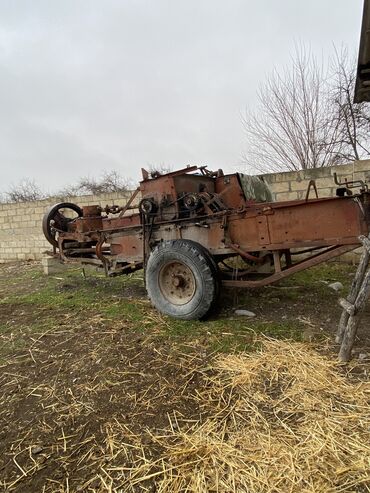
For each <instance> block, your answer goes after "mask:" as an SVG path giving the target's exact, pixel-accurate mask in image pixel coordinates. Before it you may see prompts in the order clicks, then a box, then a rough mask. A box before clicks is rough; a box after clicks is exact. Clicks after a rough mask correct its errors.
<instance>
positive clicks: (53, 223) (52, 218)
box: [42, 202, 82, 246]
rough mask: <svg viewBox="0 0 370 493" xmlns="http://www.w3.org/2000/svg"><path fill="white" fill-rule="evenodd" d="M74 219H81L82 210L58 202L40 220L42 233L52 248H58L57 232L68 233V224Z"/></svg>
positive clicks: (70, 204)
mask: <svg viewBox="0 0 370 493" xmlns="http://www.w3.org/2000/svg"><path fill="white" fill-rule="evenodd" d="M76 217H82V209H81V207H79V206H78V205H76V204H72V203H70V202H60V203H59V204H55V205H53V206H52V207H50V209H49V210H48V211H47V212H46V213H45V215H44V218H43V220H42V231H43V233H44V235H45V238H46V239H47V240H48V242H49V243H51V244H52V245H53V246H58V242H57V240H56V232H57V230H58V231H68V223H69V222H71V221H73V220H74V219H75V218H76Z"/></svg>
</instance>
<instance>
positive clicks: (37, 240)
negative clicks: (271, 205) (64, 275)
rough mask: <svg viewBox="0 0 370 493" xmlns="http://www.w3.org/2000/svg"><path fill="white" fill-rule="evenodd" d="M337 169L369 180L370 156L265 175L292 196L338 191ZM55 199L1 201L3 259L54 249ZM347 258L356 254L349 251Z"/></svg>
mask: <svg viewBox="0 0 370 493" xmlns="http://www.w3.org/2000/svg"><path fill="white" fill-rule="evenodd" d="M335 172H336V173H337V174H338V176H339V178H341V179H343V178H344V177H347V178H348V179H349V180H352V179H362V180H365V181H368V182H370V160H366V161H358V162H355V163H353V164H348V165H343V166H335V167H331V168H319V169H313V170H307V171H299V172H288V173H272V174H267V175H263V176H264V177H265V179H266V181H267V182H268V183H269V185H270V187H271V190H272V192H273V195H274V199H275V200H292V199H302V198H304V197H305V194H306V190H307V185H308V182H309V180H311V179H315V180H316V184H317V188H318V191H319V196H322V197H325V196H333V195H335V189H336V188H337V187H336V185H335V184H334V180H333V174H334V173H335ZM312 192H313V191H312ZM312 192H311V193H312ZM129 196H130V194H129V193H123V194H118V193H110V194H105V195H99V196H93V195H86V196H82V197H71V198H69V199H67V201H68V202H75V203H77V204H79V205H81V206H84V205H92V204H100V205H101V206H105V205H106V204H109V205H111V204H118V205H124V204H125V203H126V202H127V200H128V197H129ZM312 196H313V195H312ZM56 202H61V199H60V198H58V199H57V198H51V199H47V200H39V201H35V202H23V203H18V204H0V262H4V261H9V260H35V259H36V260H37V259H40V258H41V257H42V256H43V252H44V251H45V250H50V249H51V245H50V244H49V243H48V242H47V241H46V240H45V238H44V235H43V233H42V230H41V222H42V217H43V215H44V213H45V211H46V210H47V209H48V207H50V206H51V205H53V204H55V203H56ZM347 258H352V259H353V258H355V257H353V256H352V257H348V255H347Z"/></svg>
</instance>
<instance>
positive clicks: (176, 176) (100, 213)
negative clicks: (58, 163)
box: [43, 166, 370, 320]
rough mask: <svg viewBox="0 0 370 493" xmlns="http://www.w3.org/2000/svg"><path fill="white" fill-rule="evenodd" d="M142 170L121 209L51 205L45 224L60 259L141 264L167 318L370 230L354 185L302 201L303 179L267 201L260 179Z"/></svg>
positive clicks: (343, 248)
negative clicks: (298, 187)
mask: <svg viewBox="0 0 370 493" xmlns="http://www.w3.org/2000/svg"><path fill="white" fill-rule="evenodd" d="M142 173H143V179H142V181H141V182H140V186H139V187H138V188H137V190H135V191H134V193H133V194H132V196H131V198H130V199H129V200H128V202H127V203H126V204H125V205H123V206H118V205H112V206H106V207H104V208H103V207H100V206H98V205H96V206H86V207H82V208H80V207H79V206H78V205H76V204H73V203H66V202H64V203H59V204H56V205H55V206H53V207H51V208H50V210H49V211H48V212H47V213H46V214H45V216H44V219H43V230H44V234H45V236H46V238H47V239H48V241H49V242H50V243H51V244H52V245H53V254H54V255H56V256H59V258H60V259H61V260H62V261H64V262H78V263H81V264H92V265H95V266H97V267H100V268H102V269H104V271H105V273H106V275H108V276H113V275H120V274H128V273H131V272H133V271H135V270H137V269H142V268H143V269H144V271H145V283H146V289H147V292H148V295H149V298H150V299H151V301H152V303H153V304H154V305H155V307H156V308H157V309H158V310H159V311H160V312H162V313H165V314H167V315H170V316H172V317H177V318H181V319H188V320H189V319H201V318H204V317H206V316H207V315H208V314H209V313H210V311H211V310H212V308H213V307H214V305H215V303H216V302H217V297H218V296H219V293H220V289H221V288H222V286H231V287H240V288H254V287H261V286H265V285H268V284H271V283H274V282H276V281H279V280H280V279H283V278H285V277H287V276H289V275H291V274H294V273H296V272H298V271H301V270H303V269H307V268H309V267H311V266H314V265H317V264H319V263H321V262H324V261H327V260H330V259H333V258H335V257H337V256H339V255H341V254H343V253H345V252H348V251H350V250H353V249H355V248H357V247H358V246H360V245H361V243H360V240H359V237H360V236H361V235H363V236H368V235H369V229H370V193H369V191H368V188H367V185H366V184H365V183H363V182H361V181H358V182H347V181H346V182H345V183H342V184H341V183H339V182H338V181H337V180H336V181H337V186H338V188H337V194H336V196H335V197H325V198H319V197H317V193H316V196H315V197H314V198H310V192H311V190H312V189H314V191H315V192H317V191H316V187H315V184H314V182H310V183H309V187H308V190H307V194H306V197H305V198H304V199H302V200H293V201H284V202H273V201H272V197H271V193H270V191H269V188H268V186H267V185H266V183H265V182H264V181H263V180H262V179H261V178H259V177H250V176H247V175H243V174H240V173H234V174H227V175H224V174H223V172H222V171H221V170H218V171H217V172H211V171H209V170H207V168H206V167H197V166H192V167H187V168H185V169H181V170H178V171H174V172H171V173H167V174H159V173H154V174H152V175H150V174H149V173H148V172H147V171H145V170H142ZM335 179H336V177H335ZM135 202H136V203H135ZM302 254H304V255H302ZM236 258H237V260H238V261H236Z"/></svg>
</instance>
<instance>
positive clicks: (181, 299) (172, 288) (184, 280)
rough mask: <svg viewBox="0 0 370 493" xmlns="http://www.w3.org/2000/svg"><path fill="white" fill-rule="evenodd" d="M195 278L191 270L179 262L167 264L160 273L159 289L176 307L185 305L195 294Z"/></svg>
mask: <svg viewBox="0 0 370 493" xmlns="http://www.w3.org/2000/svg"><path fill="white" fill-rule="evenodd" d="M195 287H196V283H195V278H194V275H193V273H192V271H191V269H190V268H189V267H188V266H187V265H185V264H183V263H182V262H179V261H174V262H169V263H167V264H165V265H164V266H163V267H162V269H161V271H160V273H159V288H160V290H161V292H162V294H163V296H164V297H165V298H166V299H167V301H169V302H170V303H173V304H174V305H185V304H186V303H189V301H190V300H191V299H192V298H193V296H194V293H195Z"/></svg>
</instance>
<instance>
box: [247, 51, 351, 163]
mask: <svg viewBox="0 0 370 493" xmlns="http://www.w3.org/2000/svg"><path fill="white" fill-rule="evenodd" d="M328 87H329V74H328V73H327V71H326V70H325V69H324V68H323V66H322V65H321V64H320V63H318V61H317V60H316V59H315V57H314V56H313V55H312V54H311V53H310V52H309V51H308V50H306V49H304V48H296V51H295V54H294V56H293V57H292V64H291V66H290V67H289V68H286V69H285V70H283V71H282V72H278V71H276V70H275V71H274V72H273V73H272V74H271V75H270V76H269V77H268V78H267V79H266V81H265V82H264V83H263V84H262V85H261V86H260V88H259V91H258V106H257V108H256V110H255V111H254V112H250V111H247V112H246V115H245V118H244V120H243V124H244V128H245V133H246V137H247V150H246V152H245V154H244V162H245V163H246V165H247V166H248V167H249V168H252V169H254V170H257V171H260V172H274V171H283V170H285V171H286V170H300V169H308V168H319V167H322V166H326V165H331V164H334V163H337V162H338V161H339V160H340V159H341V158H342V155H343V151H342V147H343V145H344V144H343V142H342V139H341V127H340V120H339V119H338V118H337V117H336V108H335V106H334V105H333V104H332V99H331V97H330V92H328Z"/></svg>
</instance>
